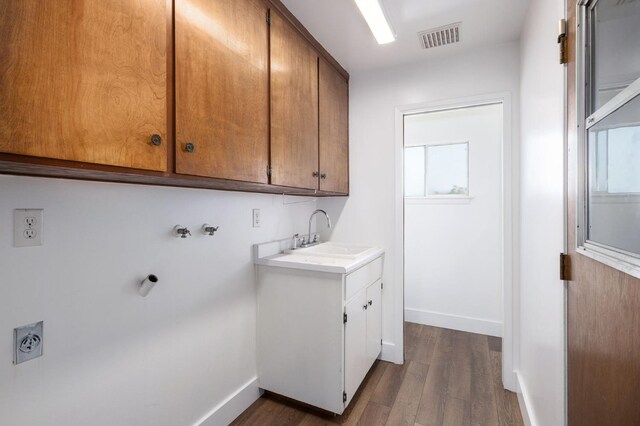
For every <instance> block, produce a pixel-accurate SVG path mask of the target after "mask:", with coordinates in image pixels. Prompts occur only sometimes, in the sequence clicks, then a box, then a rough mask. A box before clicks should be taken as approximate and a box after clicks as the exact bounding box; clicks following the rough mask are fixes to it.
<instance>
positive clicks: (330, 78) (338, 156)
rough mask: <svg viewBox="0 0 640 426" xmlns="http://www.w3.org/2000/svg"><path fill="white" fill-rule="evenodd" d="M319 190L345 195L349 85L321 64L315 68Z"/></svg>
mask: <svg viewBox="0 0 640 426" xmlns="http://www.w3.org/2000/svg"><path fill="white" fill-rule="evenodd" d="M319 76H320V77H319V102H320V119H319V120H320V142H319V143H320V145H319V152H320V190H321V191H330V192H338V193H341V194H348V193H349V85H348V83H347V80H345V79H344V77H343V76H342V75H340V74H339V73H338V71H336V70H335V68H333V67H332V66H331V65H329V64H328V63H327V62H326V61H325V60H323V59H321V60H320V67H319Z"/></svg>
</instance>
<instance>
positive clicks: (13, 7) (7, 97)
mask: <svg viewBox="0 0 640 426" xmlns="http://www.w3.org/2000/svg"><path fill="white" fill-rule="evenodd" d="M167 20H168V15H167V2H166V0H145V1H142V2H139V1H130V0H112V1H104V0H68V1H38V0H19V1H12V0H3V1H1V2H0V153H10V154H21V155H26V156H33V157H44V158H52V159H62V160H71V161H81V162H87V163H94V164H103V165H115V166H122V167H131V168H135V169H146V170H158V171H165V170H166V168H167V144H166V133H167V132H166V128H167V99H166V94H167V49H166V48H167V46H166V44H167V43H166V41H167V33H166V31H167ZM154 135H155V136H154Z"/></svg>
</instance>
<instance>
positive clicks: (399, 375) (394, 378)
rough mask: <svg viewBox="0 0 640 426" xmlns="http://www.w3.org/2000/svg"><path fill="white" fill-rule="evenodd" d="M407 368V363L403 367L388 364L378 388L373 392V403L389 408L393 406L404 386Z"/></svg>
mask: <svg viewBox="0 0 640 426" xmlns="http://www.w3.org/2000/svg"><path fill="white" fill-rule="evenodd" d="M407 366H408V364H407V363H404V364H403V365H397V364H388V365H387V368H386V370H385V372H384V374H383V375H382V377H381V378H380V381H379V382H378V386H377V387H376V389H375V391H374V392H373V395H371V401H372V402H375V403H378V404H380V405H384V406H386V407H389V408H390V407H391V406H393V403H394V401H395V400H396V396H397V395H398V391H399V390H400V386H402V381H403V380H404V376H405V373H406V371H407Z"/></svg>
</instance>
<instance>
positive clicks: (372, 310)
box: [367, 281, 382, 369]
mask: <svg viewBox="0 0 640 426" xmlns="http://www.w3.org/2000/svg"><path fill="white" fill-rule="evenodd" d="M381 350H382V284H381V281H377V282H375V283H373V284H371V285H370V286H369V287H367V369H368V368H369V367H370V366H371V365H372V364H373V363H374V362H375V360H376V359H377V358H378V355H380V351H381Z"/></svg>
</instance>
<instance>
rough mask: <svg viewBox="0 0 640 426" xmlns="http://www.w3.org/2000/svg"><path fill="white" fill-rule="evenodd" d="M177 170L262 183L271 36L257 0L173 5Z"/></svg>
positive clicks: (266, 146) (180, 0)
mask: <svg viewBox="0 0 640 426" xmlns="http://www.w3.org/2000/svg"><path fill="white" fill-rule="evenodd" d="M175 14H176V17H175V26H176V27H175V37H176V48H175V52H176V53H175V55H176V71H175V76H176V171H177V172H178V173H181V174H189V175H197V176H207V177H214V178H220V179H231V180H238V181H245V182H260V183H267V180H268V176H267V167H268V165H269V69H268V64H269V30H268V25H267V7H266V5H265V3H264V2H263V1H262V0H216V1H211V0H189V1H187V0H176V1H175Z"/></svg>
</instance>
